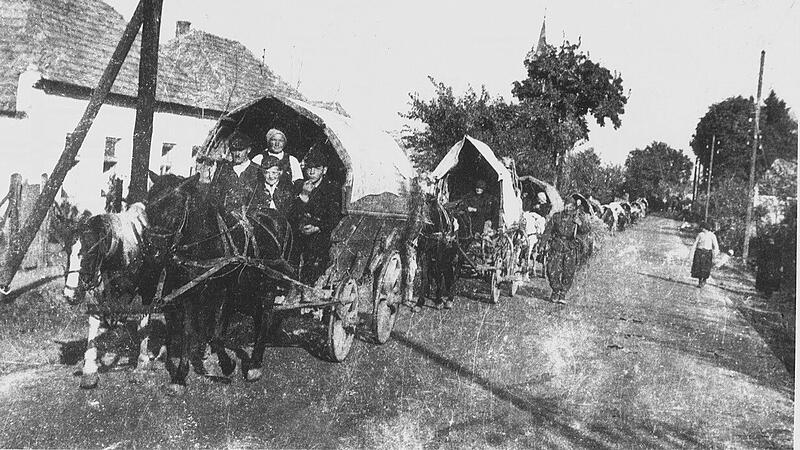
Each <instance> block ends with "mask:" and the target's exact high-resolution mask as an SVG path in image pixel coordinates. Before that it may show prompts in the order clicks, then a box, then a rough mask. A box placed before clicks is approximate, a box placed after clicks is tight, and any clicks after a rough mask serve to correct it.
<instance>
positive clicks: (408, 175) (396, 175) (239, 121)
mask: <svg viewBox="0 0 800 450" xmlns="http://www.w3.org/2000/svg"><path fill="white" fill-rule="evenodd" d="M271 128H277V129H279V130H281V131H282V132H283V133H284V134H285V135H286V148H285V151H286V152H288V153H289V154H291V155H293V156H295V157H296V158H297V159H298V160H301V161H302V159H303V157H305V155H306V154H307V153H308V152H309V150H310V149H311V148H314V147H316V148H318V149H321V150H322V151H323V152H325V153H326V154H327V155H328V161H329V168H328V174H329V176H330V177H331V179H332V180H333V181H335V182H336V183H338V184H339V185H341V186H342V187H343V192H342V207H343V209H344V211H343V212H345V213H367V214H369V213H378V214H397V215H402V216H406V215H407V214H408V209H409V206H408V205H409V201H410V198H409V197H410V196H409V192H410V187H411V183H412V180H413V179H414V178H415V177H416V175H417V174H416V171H415V170H414V168H413V166H412V165H411V162H410V161H409V159H408V157H407V156H406V154H405V152H404V151H403V150H402V149H401V148H400V147H399V146H398V144H397V143H396V142H395V141H394V139H392V137H391V136H389V135H388V134H387V133H385V132H383V131H380V130H375V129H372V128H369V127H365V126H360V124H359V123H358V122H357V121H355V120H353V119H352V118H350V117H345V116H343V115H341V114H338V113H336V112H334V111H330V110H328V109H324V108H321V107H318V106H314V105H310V104H308V103H306V102H303V101H300V100H295V99H290V98H285V97H280V96H266V97H262V98H260V99H257V100H254V101H252V102H250V103H247V104H245V105H242V106H240V107H238V108H236V109H234V110H233V111H231V112H229V113H228V114H225V115H224V116H223V117H222V118H221V119H220V120H219V122H218V123H217V125H216V127H215V128H214V129H213V130H212V131H211V134H210V135H209V138H208V141H207V142H206V145H205V148H204V149H203V152H204V155H203V156H205V157H207V158H210V159H213V160H219V159H223V158H226V155H227V153H228V151H227V138H228V137H229V136H230V135H231V134H232V133H233V131H234V130H237V131H239V132H242V133H245V134H247V135H248V136H249V137H250V138H251V139H252V140H253V141H254V142H255V150H254V152H261V151H263V149H265V148H266V146H267V140H266V133H267V131H268V130H270V129H271ZM253 156H255V154H251V155H250V157H251V158H252V157H253Z"/></svg>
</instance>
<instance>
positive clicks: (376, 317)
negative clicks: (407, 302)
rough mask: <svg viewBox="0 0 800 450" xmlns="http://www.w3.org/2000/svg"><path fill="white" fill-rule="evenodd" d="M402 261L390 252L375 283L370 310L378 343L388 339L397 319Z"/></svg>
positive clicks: (383, 342) (394, 253)
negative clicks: (372, 303)
mask: <svg viewBox="0 0 800 450" xmlns="http://www.w3.org/2000/svg"><path fill="white" fill-rule="evenodd" d="M402 271H403V263H402V262H401V261H400V254H399V253H397V252H392V254H391V256H389V258H387V260H386V262H385V263H384V264H383V267H381V272H380V276H379V277H378V278H377V281H376V284H375V296H374V308H373V310H372V331H373V332H374V333H375V339H376V340H377V341H378V343H379V344H385V343H386V341H388V340H389V337H390V336H391V334H392V329H394V322H395V319H397V311H398V310H399V306H400V297H401V292H400V282H401V275H402Z"/></svg>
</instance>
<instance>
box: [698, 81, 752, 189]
mask: <svg viewBox="0 0 800 450" xmlns="http://www.w3.org/2000/svg"><path fill="white" fill-rule="evenodd" d="M752 135H753V100H752V99H749V100H748V99H745V98H744V97H741V96H737V97H730V98H728V99H725V100H723V101H722V102H720V103H715V104H713V105H711V107H709V109H708V112H707V113H706V115H705V116H703V118H702V119H700V122H699V123H698V124H697V128H696V130H695V134H694V136H692V141H691V142H690V144H689V145H690V146H691V147H692V150H693V151H694V154H695V155H697V156H698V157H699V159H700V164H702V166H703V169H704V171H703V178H704V179H706V178H707V177H708V169H709V167H710V163H711V139H712V137H716V144H715V145H714V167H713V171H714V174H713V176H714V177H715V178H716V177H717V175H719V176H722V177H727V176H734V177H736V178H739V179H742V180H745V181H746V180H747V177H748V176H749V172H750V151H751V149H752V147H751V145H752V144H751V141H750V139H752Z"/></svg>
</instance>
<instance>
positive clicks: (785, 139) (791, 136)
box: [759, 91, 797, 167]
mask: <svg viewBox="0 0 800 450" xmlns="http://www.w3.org/2000/svg"><path fill="white" fill-rule="evenodd" d="M759 122H760V124H759V125H760V131H761V148H762V150H763V152H764V156H765V158H764V160H765V161H764V162H765V163H766V167H772V163H773V162H775V159H777V158H782V159H787V160H794V161H797V121H796V120H795V119H794V118H792V116H791V114H790V112H789V108H787V107H786V102H784V101H783V100H781V99H780V98H778V96H777V95H776V94H775V91H770V93H769V95H768V96H767V98H766V99H765V100H764V106H763V107H762V108H761V116H760V120H759Z"/></svg>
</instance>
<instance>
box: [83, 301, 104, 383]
mask: <svg viewBox="0 0 800 450" xmlns="http://www.w3.org/2000/svg"><path fill="white" fill-rule="evenodd" d="M99 335H100V316H98V315H96V314H91V315H90V316H89V332H88V333H87V335H86V351H85V352H84V353H83V370H82V374H81V384H80V386H81V388H83V389H93V388H95V387H97V383H98V381H100V377H99V376H98V375H97V344H96V340H97V337H98V336H99Z"/></svg>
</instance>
